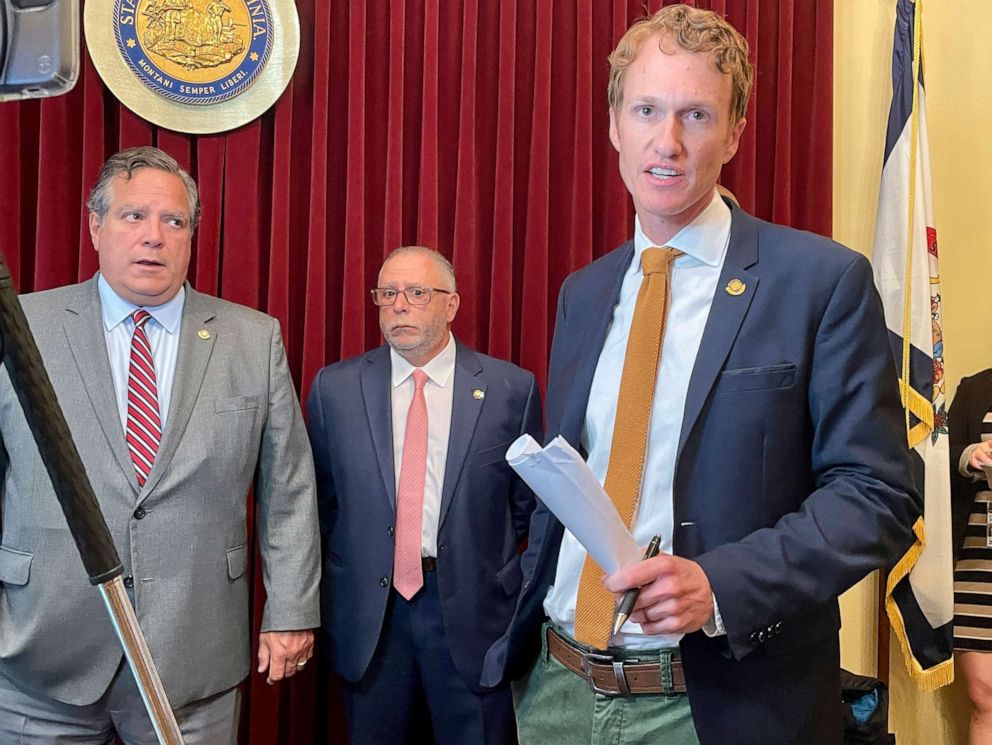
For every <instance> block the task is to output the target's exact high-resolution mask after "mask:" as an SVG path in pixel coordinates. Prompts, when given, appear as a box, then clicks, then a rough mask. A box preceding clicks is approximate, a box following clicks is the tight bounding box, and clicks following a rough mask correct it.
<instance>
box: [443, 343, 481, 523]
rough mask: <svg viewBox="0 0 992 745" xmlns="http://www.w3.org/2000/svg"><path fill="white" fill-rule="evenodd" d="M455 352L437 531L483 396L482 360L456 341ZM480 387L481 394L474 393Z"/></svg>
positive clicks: (467, 445) (461, 465)
mask: <svg viewBox="0 0 992 745" xmlns="http://www.w3.org/2000/svg"><path fill="white" fill-rule="evenodd" d="M455 343H456V344H457V352H456V356H455V376H454V378H455V379H454V390H453V391H452V399H451V428H450V429H449V431H448V454H447V457H446V458H445V461H444V485H443V486H442V488H441V514H440V515H439V516H438V521H437V525H438V533H440V531H441V526H442V525H444V518H445V516H446V515H447V514H448V509H449V508H450V507H451V501H452V499H453V498H454V494H455V487H456V486H457V485H458V480H459V478H461V474H462V470H463V469H464V468H465V458H466V456H467V455H468V451H469V446H470V445H471V444H472V436H473V435H474V434H475V425H476V424H477V423H478V421H479V414H480V413H481V412H482V407H483V405H484V404H485V400H486V383H485V382H484V381H482V380H480V379H479V378H478V375H479V373H481V372H482V363H480V362H479V358H478V357H476V356H475V353H474V352H473V351H472V350H471V349H468V348H467V347H464V346H462V345H461V344H460V343H458V342H457V341H456V342H455ZM476 391H481V392H482V395H481V396H479V395H478V394H476Z"/></svg>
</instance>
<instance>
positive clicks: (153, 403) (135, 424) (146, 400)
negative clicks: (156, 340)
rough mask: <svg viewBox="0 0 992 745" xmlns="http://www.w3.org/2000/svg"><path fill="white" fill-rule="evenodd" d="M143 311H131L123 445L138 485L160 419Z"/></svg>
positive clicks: (145, 470)
mask: <svg viewBox="0 0 992 745" xmlns="http://www.w3.org/2000/svg"><path fill="white" fill-rule="evenodd" d="M151 317H152V316H151V314H150V313H149V312H148V311H147V310H143V309H141V308H139V309H138V310H136V311H134V313H132V314H131V318H132V319H133V320H134V336H132V337H131V363H130V365H129V366H128V371H127V431H126V432H125V438H126V439H127V448H128V450H129V451H130V452H131V461H132V462H133V463H134V470H135V473H136V474H137V477H138V486H144V485H145V481H147V480H148V474H149V472H150V471H151V470H152V465H153V464H154V463H155V455H156V454H157V453H158V445H159V442H161V440H162V420H161V418H160V417H159V409H158V384H157V383H156V380H155V362H154V361H153V359H152V348H151V346H150V345H149V344H148V337H147V336H146V335H145V324H146V323H148V319H149V318H151Z"/></svg>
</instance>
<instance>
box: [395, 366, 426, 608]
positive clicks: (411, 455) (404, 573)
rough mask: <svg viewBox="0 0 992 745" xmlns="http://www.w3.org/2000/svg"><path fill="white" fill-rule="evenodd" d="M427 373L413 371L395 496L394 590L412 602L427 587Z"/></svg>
mask: <svg viewBox="0 0 992 745" xmlns="http://www.w3.org/2000/svg"><path fill="white" fill-rule="evenodd" d="M426 383H427V373H425V372H424V371H423V370H414V371H413V385H414V390H413V400H412V401H411V402H410V410H409V411H408V412H407V415H406V435H405V436H404V438H403V465H402V467H401V468H400V486H399V489H397V493H396V549H395V552H394V554H393V587H395V588H396V592H398V593H399V594H400V595H402V596H403V597H404V598H406V599H407V600H409V599H410V598H412V597H413V596H414V595H416V594H417V591H418V590H420V588H421V587H423V586H424V574H423V570H422V568H421V566H422V565H421V555H420V547H421V545H422V543H423V539H422V537H421V533H422V530H423V527H422V525H423V519H424V477H425V475H426V473H427V401H426V400H425V399H424V385H425V384H426Z"/></svg>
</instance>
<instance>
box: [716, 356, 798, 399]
mask: <svg viewBox="0 0 992 745" xmlns="http://www.w3.org/2000/svg"><path fill="white" fill-rule="evenodd" d="M795 382H796V365H795V363H792V362H785V363H783V364H781V365H767V366H765V367H741V368H737V369H736V370H724V371H723V372H722V373H721V374H720V379H719V380H718V381H717V383H716V387H715V389H714V393H731V392H735V391H760V390H772V389H775V388H791V387H792V386H793V385H795Z"/></svg>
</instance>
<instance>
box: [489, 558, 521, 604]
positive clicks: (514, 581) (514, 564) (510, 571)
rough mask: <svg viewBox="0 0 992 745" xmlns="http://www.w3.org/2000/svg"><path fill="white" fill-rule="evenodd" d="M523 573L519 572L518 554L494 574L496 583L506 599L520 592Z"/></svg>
mask: <svg viewBox="0 0 992 745" xmlns="http://www.w3.org/2000/svg"><path fill="white" fill-rule="evenodd" d="M522 580H523V572H522V571H521V570H520V554H514V555H513V558H512V559H510V560H509V561H508V562H507V564H506V566H504V567H503V568H502V569H500V570H499V571H498V572H496V581H497V582H498V583H499V585H500V587H502V588H503V592H505V593H506V594H507V597H513V596H514V595H516V594H517V593H518V592H519V591H520V583H521V581H522Z"/></svg>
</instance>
